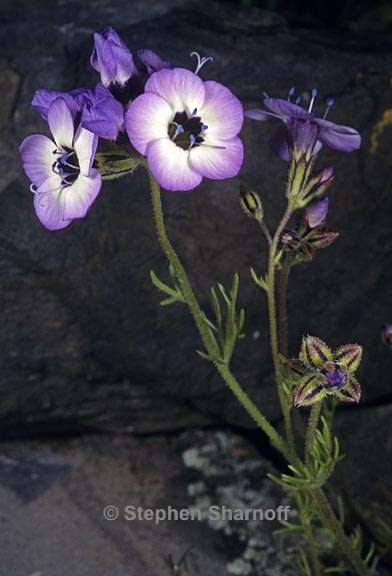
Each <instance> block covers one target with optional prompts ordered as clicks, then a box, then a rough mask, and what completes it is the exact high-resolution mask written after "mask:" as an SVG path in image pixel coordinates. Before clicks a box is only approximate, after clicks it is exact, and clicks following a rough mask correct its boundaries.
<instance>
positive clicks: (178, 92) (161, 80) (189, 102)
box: [145, 68, 205, 114]
mask: <svg viewBox="0 0 392 576" xmlns="http://www.w3.org/2000/svg"><path fill="white" fill-rule="evenodd" d="M145 92H152V93H153V94H156V95H157V96H161V98H163V99H164V100H166V102H168V103H169V104H170V106H171V108H172V110H173V112H174V113H175V112H184V111H185V112H188V113H189V114H192V112H193V111H194V110H200V109H201V108H202V106H203V104H204V99H205V89H204V83H203V81H202V80H201V79H200V78H199V76H197V75H196V74H193V72H190V71H189V70H186V69H185V68H174V69H173V70H168V69H167V68H165V69H163V70H160V71H159V72H154V74H152V75H151V76H150V78H149V79H148V80H147V82H146V86H145Z"/></svg>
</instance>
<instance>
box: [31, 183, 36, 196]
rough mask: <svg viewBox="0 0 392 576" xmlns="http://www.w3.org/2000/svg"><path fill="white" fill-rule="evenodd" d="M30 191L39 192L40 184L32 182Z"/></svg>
mask: <svg viewBox="0 0 392 576" xmlns="http://www.w3.org/2000/svg"><path fill="white" fill-rule="evenodd" d="M30 191H31V192H32V193H33V194H37V191H38V186H36V184H30Z"/></svg>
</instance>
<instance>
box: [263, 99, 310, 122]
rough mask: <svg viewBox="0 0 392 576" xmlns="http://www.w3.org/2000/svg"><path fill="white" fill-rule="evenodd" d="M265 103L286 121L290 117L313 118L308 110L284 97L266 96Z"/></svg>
mask: <svg viewBox="0 0 392 576" xmlns="http://www.w3.org/2000/svg"><path fill="white" fill-rule="evenodd" d="M264 105H265V106H267V108H268V109H269V110H271V112H273V113H274V114H276V115H277V116H279V117H280V118H281V119H282V120H283V121H286V120H287V119H288V118H300V119H302V120H312V119H313V117H312V115H311V114H309V112H308V111H307V110H304V109H303V108H301V106H298V105H297V104H293V103H292V102H289V101H288V100H284V99H283V98H264Z"/></svg>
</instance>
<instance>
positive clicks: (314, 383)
mask: <svg viewBox="0 0 392 576" xmlns="http://www.w3.org/2000/svg"><path fill="white" fill-rule="evenodd" d="M324 383H325V379H324V377H323V376H322V375H321V374H319V373H317V372H315V373H313V374H307V375H306V376H303V377H302V378H301V380H300V381H299V382H298V384H297V388H296V391H295V395H294V405H295V406H296V407H300V406H311V405H312V404H314V403H315V402H319V401H320V400H322V399H323V398H325V397H326V395H327V392H326V390H325V388H324Z"/></svg>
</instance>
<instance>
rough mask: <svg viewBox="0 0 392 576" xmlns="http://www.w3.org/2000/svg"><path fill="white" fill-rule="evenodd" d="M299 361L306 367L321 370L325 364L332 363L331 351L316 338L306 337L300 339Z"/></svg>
mask: <svg viewBox="0 0 392 576" xmlns="http://www.w3.org/2000/svg"><path fill="white" fill-rule="evenodd" d="M299 359H300V360H302V362H304V363H305V364H306V365H307V366H309V367H314V368H321V367H322V366H323V365H324V364H325V362H328V361H329V362H332V361H333V354H332V351H331V349H330V348H329V347H328V346H327V345H326V344H325V342H323V341H322V340H320V338H317V337H316V336H306V337H304V338H303V339H302V346H301V352H300V354H299Z"/></svg>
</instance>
